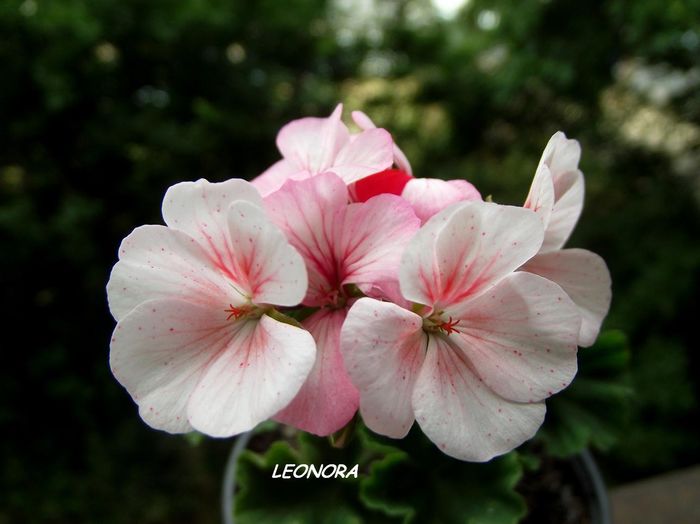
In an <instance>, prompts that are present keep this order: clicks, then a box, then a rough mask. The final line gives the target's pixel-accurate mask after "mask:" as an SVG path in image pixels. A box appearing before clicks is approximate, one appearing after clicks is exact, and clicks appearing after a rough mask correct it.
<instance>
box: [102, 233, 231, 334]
mask: <svg viewBox="0 0 700 524" xmlns="http://www.w3.org/2000/svg"><path fill="white" fill-rule="evenodd" d="M233 284H234V283H233V282H232V281H231V280H230V279H228V278H226V277H225V276H224V274H223V273H221V272H220V271H218V270H216V268H215V267H214V265H213V264H212V262H211V259H210V258H209V255H208V254H207V253H206V252H205V251H204V250H203V249H202V248H201V247H200V246H199V244H198V243H197V242H195V240H194V239H193V238H192V237H190V236H188V235H186V234H185V233H182V232H181V231H177V230H174V229H169V228H167V227H165V226H155V225H153V226H141V227H138V228H136V229H134V231H133V232H132V233H131V234H130V235H129V236H127V237H126V238H125V239H124V240H123V241H122V244H121V246H120V247H119V262H117V264H116V265H115V266H114V268H113V269H112V274H111V275H110V278H109V283H108V284H107V297H108V301H109V308H110V311H111V312H112V315H114V318H115V319H117V320H119V319H121V318H122V317H123V316H124V315H126V314H127V313H128V312H129V311H131V310H132V309H134V308H135V307H136V306H138V305H139V304H140V303H142V302H145V301H146V300H151V299H156V298H180V299H183V300H187V301H188V302H192V303H196V304H209V303H212V302H215V303H219V304H221V305H222V306H224V305H228V304H229V303H231V304H235V305H240V304H241V303H242V302H243V297H241V296H240V295H239V294H238V293H236V292H234V288H233V287H232V285H233Z"/></svg>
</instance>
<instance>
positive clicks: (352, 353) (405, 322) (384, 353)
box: [340, 298, 425, 438]
mask: <svg viewBox="0 0 700 524" xmlns="http://www.w3.org/2000/svg"><path fill="white" fill-rule="evenodd" d="M422 326H423V320H422V319H421V317H419V316H418V315H416V314H415V313H411V312H410V311H407V310H405V309H402V308H400V307H399V306H396V305H394V304H392V303H390V302H380V301H378V300H374V299H371V298H361V299H360V300H358V301H357V302H356V303H355V304H354V305H353V306H352V308H351V309H350V312H349V313H348V316H347V319H346V320H345V324H344V325H343V329H342V331H341V335H340V340H341V342H340V344H341V345H340V347H341V352H342V354H343V358H344V359H345V366H346V369H347V370H348V373H349V374H350V378H351V379H352V381H353V383H354V384H355V385H356V386H357V388H358V389H359V390H360V413H361V414H362V419H363V420H364V422H365V424H366V425H367V427H369V428H370V429H371V430H372V431H374V432H376V433H380V434H382V435H387V436H389V437H393V438H401V437H404V436H406V434H407V433H408V431H409V430H410V429H411V425H412V424H413V408H412V407H411V395H412V392H413V386H414V383H415V380H416V376H417V374H418V372H419V370H420V367H421V364H422V362H423V358H424V352H425V335H424V334H423V331H422Z"/></svg>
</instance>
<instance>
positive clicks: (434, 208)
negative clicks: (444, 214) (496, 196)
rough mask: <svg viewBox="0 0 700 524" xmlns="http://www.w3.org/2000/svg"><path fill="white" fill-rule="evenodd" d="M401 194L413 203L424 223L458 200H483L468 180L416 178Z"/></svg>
mask: <svg viewBox="0 0 700 524" xmlns="http://www.w3.org/2000/svg"><path fill="white" fill-rule="evenodd" d="M401 196H402V197H403V198H405V199H406V200H408V201H409V202H410V203H411V205H412V206H413V210H414V211H415V212H416V215H418V218H420V219H421V222H423V223H425V222H427V221H428V219H430V217H432V216H433V215H435V214H437V213H439V212H440V211H442V210H443V209H445V208H446V207H449V206H451V205H452V204H454V203H456V202H461V201H463V200H481V194H480V193H479V192H478V191H477V190H476V188H475V187H474V186H473V185H471V184H470V183H469V182H467V181H466V180H449V181H447V180H440V179H439V178H414V179H412V180H410V181H409V182H408V183H407V184H406V187H404V190H403V193H401Z"/></svg>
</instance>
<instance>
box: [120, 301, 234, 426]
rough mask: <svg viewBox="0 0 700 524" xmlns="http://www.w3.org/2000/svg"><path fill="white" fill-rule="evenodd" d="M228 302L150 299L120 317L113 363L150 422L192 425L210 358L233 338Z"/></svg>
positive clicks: (141, 412)
mask: <svg viewBox="0 0 700 524" xmlns="http://www.w3.org/2000/svg"><path fill="white" fill-rule="evenodd" d="M224 308H225V305H224V304H211V305H209V306H208V307H207V306H204V305H202V304H194V303H189V302H185V301H182V300H174V299H168V300H151V301H148V302H144V303H142V304H140V305H139V306H137V307H136V308H135V309H133V310H132V311H131V312H130V313H129V314H128V315H126V316H125V317H124V318H122V319H121V320H120V322H119V323H118V324H117V327H116V329H115V330H114V334H113V336H112V343H111V352H110V366H111V368H112V373H114V376H115V377H116V378H117V380H118V381H119V382H120V383H121V384H122V385H123V386H124V387H125V388H126V389H127V391H128V392H129V394H131V396H132V397H133V399H134V402H136V403H137V404H138V405H139V412H140V414H141V417H142V418H143V419H144V421H145V422H146V423H147V424H148V425H149V426H151V427H153V428H156V429H162V430H165V431H168V432H170V433H182V432H186V431H191V429H192V428H191V426H190V424H189V422H188V419H187V403H188V402H189V399H190V396H191V394H192V391H194V388H195V387H196V385H197V383H198V381H199V379H200V377H201V376H202V374H203V373H204V370H205V369H206V367H207V365H208V364H209V362H210V360H211V359H212V358H214V356H215V355H217V354H218V353H220V352H222V351H225V350H226V348H227V347H228V345H229V344H230V342H231V339H232V336H233V335H232V331H231V326H230V324H231V323H230V322H227V321H226V313H225V312H224Z"/></svg>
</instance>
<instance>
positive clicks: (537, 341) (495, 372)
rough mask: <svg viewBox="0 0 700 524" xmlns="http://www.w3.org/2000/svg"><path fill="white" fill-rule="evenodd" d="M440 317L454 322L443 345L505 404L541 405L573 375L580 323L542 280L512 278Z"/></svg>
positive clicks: (570, 305) (573, 308)
mask: <svg viewBox="0 0 700 524" xmlns="http://www.w3.org/2000/svg"><path fill="white" fill-rule="evenodd" d="M445 315H446V316H448V315H449V316H453V318H455V319H459V324H458V325H457V326H456V329H457V330H458V332H457V333H453V334H451V335H450V336H449V340H450V341H451V342H452V343H453V344H454V345H456V346H458V347H460V348H461V349H462V350H463V351H464V353H465V354H466V355H467V356H468V358H469V360H470V362H471V363H472V365H473V369H474V371H475V372H476V373H477V374H478V375H479V377H481V378H482V379H483V381H484V383H485V384H486V385H487V386H488V387H489V388H491V389H492V390H493V391H495V392H496V393H498V394H499V395H501V396H502V397H504V398H506V399H508V400H513V401H516V402H535V401H539V400H543V399H545V398H547V397H549V396H551V395H553V394H554V393H556V392H558V391H560V390H562V389H563V388H565V387H566V386H568V385H569V383H570V382H571V381H572V380H573V378H574V375H575V374H576V369H577V364H576V351H577V345H576V342H577V340H578V333H579V329H580V326H581V317H580V315H579V312H578V309H577V308H576V306H575V305H574V303H573V302H572V301H571V300H570V299H569V297H568V296H567V295H566V293H564V291H563V290H562V289H561V288H560V287H559V286H557V285H556V284H554V283H553V282H551V281H549V280H547V279H545V278H541V277H538V276H537V275H532V274H528V273H523V272H518V273H513V274H511V275H508V276H507V277H506V278H504V279H503V280H501V281H500V282H499V283H498V284H496V285H495V286H494V287H492V288H491V289H489V290H488V291H487V292H486V293H483V294H481V295H480V296H478V297H476V298H475V299H473V300H470V301H468V302H465V303H463V304H461V305H460V307H459V308H455V309H454V310H452V309H448V310H447V311H445Z"/></svg>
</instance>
